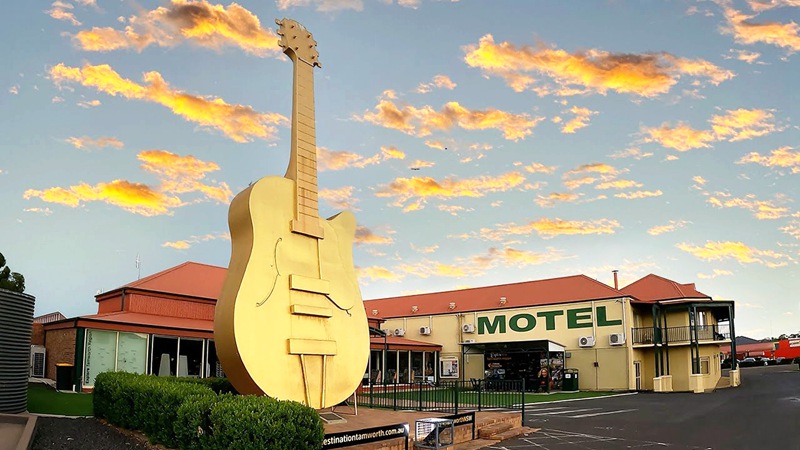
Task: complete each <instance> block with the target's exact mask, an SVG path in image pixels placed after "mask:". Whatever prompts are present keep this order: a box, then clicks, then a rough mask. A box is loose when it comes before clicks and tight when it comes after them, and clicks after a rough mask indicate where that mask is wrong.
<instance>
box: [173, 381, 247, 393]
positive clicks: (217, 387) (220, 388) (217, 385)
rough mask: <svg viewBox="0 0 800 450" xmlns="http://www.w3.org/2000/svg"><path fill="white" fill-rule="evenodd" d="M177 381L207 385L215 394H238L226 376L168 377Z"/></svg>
mask: <svg viewBox="0 0 800 450" xmlns="http://www.w3.org/2000/svg"><path fill="white" fill-rule="evenodd" d="M169 380H173V381H176V382H179V383H195V384H202V385H204V386H208V387H209V388H211V390H212V391H214V392H216V393H217V394H238V392H236V389H235V388H234V387H233V385H232V384H231V382H230V381H228V379H227V378H194V377H179V378H169Z"/></svg>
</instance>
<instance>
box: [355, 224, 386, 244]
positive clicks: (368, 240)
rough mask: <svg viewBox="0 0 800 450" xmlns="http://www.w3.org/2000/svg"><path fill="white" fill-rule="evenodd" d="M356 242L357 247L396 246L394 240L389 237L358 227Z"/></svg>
mask: <svg viewBox="0 0 800 450" xmlns="http://www.w3.org/2000/svg"><path fill="white" fill-rule="evenodd" d="M354 242H355V243H356V244H357V245H360V244H367V245H389V244H394V239H392V238H391V237H389V236H380V235H377V234H375V233H373V232H372V230H370V229H369V228H367V227H365V226H358V227H356V238H355V241H354Z"/></svg>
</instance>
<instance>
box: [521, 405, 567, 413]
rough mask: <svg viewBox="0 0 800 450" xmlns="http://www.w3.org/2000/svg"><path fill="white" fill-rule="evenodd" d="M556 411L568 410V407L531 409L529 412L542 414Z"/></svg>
mask: <svg viewBox="0 0 800 450" xmlns="http://www.w3.org/2000/svg"><path fill="white" fill-rule="evenodd" d="M556 409H567V407H566V406H554V407H552V408H536V409H529V410H528V411H533V412H541V411H555V410H556Z"/></svg>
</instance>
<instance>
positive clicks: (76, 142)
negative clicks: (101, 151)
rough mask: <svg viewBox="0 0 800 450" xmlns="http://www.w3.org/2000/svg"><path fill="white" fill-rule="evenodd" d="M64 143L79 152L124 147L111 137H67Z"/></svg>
mask: <svg viewBox="0 0 800 450" xmlns="http://www.w3.org/2000/svg"><path fill="white" fill-rule="evenodd" d="M66 142H67V143H69V144H70V145H72V146H73V147H75V148H77V149H79V150H83V149H90V148H103V147H114V148H123V147H124V146H125V144H123V143H122V141H120V140H119V139H117V138H115V137H111V136H101V137H99V138H91V137H89V136H80V137H77V136H72V137H68V138H67V139H66Z"/></svg>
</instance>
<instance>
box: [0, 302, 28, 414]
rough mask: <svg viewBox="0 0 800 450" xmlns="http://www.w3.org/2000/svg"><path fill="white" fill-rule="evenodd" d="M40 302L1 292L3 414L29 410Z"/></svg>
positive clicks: (0, 405)
mask: <svg viewBox="0 0 800 450" xmlns="http://www.w3.org/2000/svg"><path fill="white" fill-rule="evenodd" d="M35 300H36V299H35V298H34V297H33V296H31V295H27V294H19V293H17V292H12V291H7V290H5V289H0V413H9V414H16V413H21V412H25V410H26V409H27V408H28V374H29V372H30V357H31V325H32V324H33V304H34V301H35Z"/></svg>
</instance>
